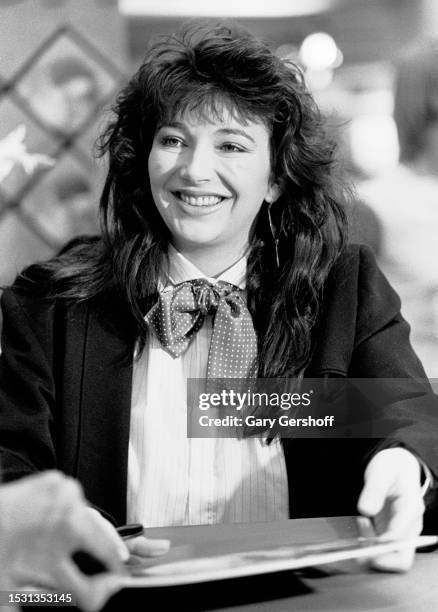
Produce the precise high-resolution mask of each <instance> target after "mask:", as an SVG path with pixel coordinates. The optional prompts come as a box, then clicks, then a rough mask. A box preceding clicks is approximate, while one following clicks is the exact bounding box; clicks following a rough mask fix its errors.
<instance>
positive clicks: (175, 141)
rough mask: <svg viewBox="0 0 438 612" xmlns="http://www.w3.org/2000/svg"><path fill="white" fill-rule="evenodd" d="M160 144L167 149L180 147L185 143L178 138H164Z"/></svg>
mask: <svg viewBox="0 0 438 612" xmlns="http://www.w3.org/2000/svg"><path fill="white" fill-rule="evenodd" d="M160 144H162V145H163V146H165V147H180V146H181V145H182V144H183V142H182V140H181V139H180V138H177V137H176V136H163V137H162V138H161V139H160Z"/></svg>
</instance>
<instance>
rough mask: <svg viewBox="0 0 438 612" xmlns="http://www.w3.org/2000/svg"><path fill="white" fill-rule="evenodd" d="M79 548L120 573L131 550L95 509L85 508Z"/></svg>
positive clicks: (81, 522)
mask: <svg viewBox="0 0 438 612" xmlns="http://www.w3.org/2000/svg"><path fill="white" fill-rule="evenodd" d="M77 522H78V526H80V529H79V530H78V533H80V537H79V538H78V540H79V541H78V542H77V544H76V550H78V549H79V548H80V549H81V550H83V551H85V552H87V553H89V554H91V555H93V556H94V557H96V558H97V559H98V560H99V561H101V562H102V563H103V564H104V565H105V566H106V567H107V568H108V569H109V570H110V571H114V572H120V570H121V568H122V564H123V563H125V562H126V561H127V560H128V559H129V550H128V548H127V546H126V545H125V543H124V541H123V540H122V538H121V537H120V536H119V534H118V533H117V531H116V530H115V528H114V527H113V526H112V525H111V523H110V522H109V521H107V520H106V519H105V518H104V517H103V516H102V515H101V514H100V513H99V512H98V511H97V510H95V509H94V508H83V509H82V511H81V513H80V516H79V517H78V521H77Z"/></svg>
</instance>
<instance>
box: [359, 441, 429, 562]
mask: <svg viewBox="0 0 438 612" xmlns="http://www.w3.org/2000/svg"><path fill="white" fill-rule="evenodd" d="M358 511H359V512H360V513H361V514H362V515H364V516H368V517H370V518H372V519H373V524H374V526H375V529H376V532H377V534H379V535H380V536H381V537H382V539H385V540H392V539H396V538H414V537H415V536H417V535H419V534H420V533H421V530H422V524H423V512H424V503H423V498H422V494H421V488H420V466H419V462H418V460H417V459H416V457H414V456H413V455H412V454H411V453H409V451H407V450H406V449H403V448H395V449H387V450H385V451H381V452H380V453H378V454H377V455H375V456H374V457H373V459H372V460H371V461H370V463H369V465H368V466H367V469H366V471H365V484H364V488H363V490H362V493H361V495H360V497H359V501H358ZM414 554H415V551H414V549H413V548H412V549H404V550H400V551H394V552H391V553H388V554H385V555H380V556H378V557H376V558H375V559H373V560H372V562H371V565H372V567H373V568H374V569H377V570H381V571H391V572H400V571H407V570H408V569H409V568H410V567H411V566H412V563H413V560H414Z"/></svg>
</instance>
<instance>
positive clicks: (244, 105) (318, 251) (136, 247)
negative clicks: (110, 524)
mask: <svg viewBox="0 0 438 612" xmlns="http://www.w3.org/2000/svg"><path fill="white" fill-rule="evenodd" d="M101 147H102V152H103V153H105V154H107V155H108V175H107V179H106V182H105V186H104V189H103V192H102V197H101V202H100V208H101V215H102V226H103V236H102V239H97V238H96V239H94V240H91V239H88V240H81V241H77V242H75V243H74V244H71V245H68V246H67V247H66V248H65V249H64V250H63V252H61V254H60V255H59V256H58V257H57V258H55V259H53V260H52V261H50V262H46V263H43V264H39V265H37V266H33V267H31V268H29V269H28V270H26V271H25V272H24V273H23V274H22V275H20V277H19V278H18V279H17V281H16V283H15V284H14V286H13V287H12V288H10V289H9V290H7V291H5V293H4V296H3V308H4V313H5V315H4V322H5V323H4V337H3V355H2V368H1V370H0V382H1V385H0V393H1V397H0V399H1V403H0V405H1V413H0V448H1V449H2V450H1V456H2V460H3V462H4V467H5V474H6V477H7V478H16V477H19V476H21V475H23V474H24V473H26V472H28V471H34V470H37V469H45V468H49V467H52V466H54V465H57V466H58V467H60V468H61V469H63V470H64V471H65V472H67V473H69V474H73V475H74V476H76V477H77V478H79V480H80V481H81V483H82V484H83V486H84V489H85V493H86V495H87V496H88V498H89V500H90V502H92V503H93V504H95V505H96V506H98V507H99V508H100V509H101V510H102V512H104V513H105V516H107V517H108V518H109V519H113V520H115V521H116V522H125V521H126V519H128V520H129V521H130V522H140V523H143V524H144V525H145V526H159V525H181V524H183V525H187V524H202V523H207V524H211V523H220V522H242V521H261V520H264V521H266V520H278V519H284V518H287V517H288V516H300V517H305V516H321V515H336V514H339V515H351V514H354V513H356V511H357V509H358V510H359V511H360V512H361V513H363V514H365V515H367V516H372V517H374V519H375V523H376V525H377V526H378V529H379V530H380V531H381V532H382V533H385V534H386V535H388V536H390V537H397V536H414V535H416V534H417V533H418V532H419V531H420V530H421V526H422V515H423V507H424V506H423V500H422V490H421V486H420V485H421V480H420V474H421V468H422V469H423V472H424V473H427V472H429V473H430V474H433V475H435V476H437V475H438V457H437V454H436V450H435V449H436V437H437V435H438V425H437V423H436V416H435V414H436V399H435V397H434V396H433V394H432V393H431V389H430V386H429V384H428V382H427V381H421V379H422V378H424V377H425V374H424V371H423V370H422V367H421V364H420V363H419V361H418V359H417V357H416V355H415V354H414V353H413V351H412V348H411V346H410V344H409V326H408V325H407V323H406V322H405V321H404V320H403V318H402V316H401V314H400V302H399V299H398V297H397V295H396V294H395V293H394V291H393V290H392V289H391V287H390V286H389V284H388V283H387V281H386V279H385V278H384V277H383V275H382V274H381V273H380V271H379V270H378V269H377V267H376V264H375V262H374V259H373V258H372V256H371V255H370V253H369V252H368V251H367V250H366V249H365V248H363V247H358V246H357V245H356V246H352V247H346V246H345V216H344V213H343V207H342V201H343V198H344V192H345V190H344V188H343V183H342V181H341V180H340V178H339V177H338V176H337V172H336V164H335V163H334V162H335V156H334V153H335V149H334V146H333V144H332V142H331V141H330V140H329V139H328V138H327V136H326V133H325V129H324V121H323V119H322V118H321V116H320V114H319V111H318V109H317V107H316V106H315V103H314V101H313V99H312V97H311V95H310V94H309V92H308V91H307V90H306V87H305V84H304V82H303V78H302V75H301V72H300V70H299V69H298V68H297V67H296V66H294V65H293V64H291V63H289V62H286V61H283V60H281V59H280V58H278V57H276V56H275V55H274V54H273V53H272V52H271V50H270V49H269V47H268V46H267V45H265V44H264V43H262V42H261V41H259V40H258V39H256V38H255V37H254V36H252V35H251V34H250V33H248V32H247V31H245V30H242V29H241V28H239V27H237V26H234V25H231V26H230V25H224V24H215V25H208V24H195V25H192V26H190V27H188V28H184V29H183V30H182V31H180V32H178V33H176V34H175V35H173V36H171V37H165V38H161V39H159V40H158V41H156V42H155V43H153V44H152V45H151V47H150V48H149V49H148V52H147V55H146V59H145V61H144V63H143V64H142V66H141V67H140V68H139V70H138V71H137V72H136V74H135V75H134V76H133V77H132V79H131V80H130V81H129V83H128V84H127V86H126V87H125V88H124V89H123V90H122V91H121V92H120V95H119V97H118V99H117V102H116V105H115V108H114V116H113V119H112V121H111V122H110V124H109V125H108V127H107V130H106V132H105V134H104V135H103V138H102V141H101ZM330 376H336V377H337V378H339V377H347V376H351V377H355V378H358V377H364V378H374V379H375V378H378V379H382V382H381V383H380V384H381V386H380V387H379V388H382V401H381V402H380V403H379V402H377V403H376V401H375V398H374V397H373V398H370V399H369V400H368V399H367V398H366V397H364V398H362V400H361V402H362V403H363V405H362V404H361V405H360V406H358V407H357V406H355V409H356V408H357V409H358V410H359V413H360V414H362V412H360V410H361V409H363V410H366V411H368V412H369V413H371V415H372V419H375V420H376V421H379V422H381V421H383V422H384V423H387V424H388V427H387V428H386V430H385V435H384V436H382V438H381V439H380V438H379V439H377V438H370V439H363V438H362V439H360V440H354V439H336V438H334V437H332V438H330V439H318V438H316V437H313V438H312V439H305V438H304V437H303V436H300V438H299V439H294V440H290V439H287V438H288V437H291V436H292V435H293V433H291V431H289V430H288V428H287V427H285V428H282V429H284V431H282V432H281V436H282V437H283V438H284V439H282V440H280V437H279V434H278V431H270V432H269V431H267V430H268V429H270V428H271V423H272V421H273V422H274V423H275V420H276V413H275V410H273V412H272V414H271V409H269V410H268V411H267V414H266V415H264V416H265V417H266V418H262V420H261V422H262V424H263V426H262V427H261V428H260V429H262V431H261V435H260V436H259V437H257V436H254V435H247V434H248V432H247V431H244V432H243V433H242V432H241V431H240V432H237V434H236V437H235V438H227V439H224V438H214V437H209V438H207V439H203V438H190V437H187V413H188V406H187V395H188V388H187V380H188V379H204V378H207V377H208V378H210V379H211V378H215V379H221V380H222V379H224V378H225V379H236V378H237V379H242V378H243V379H246V378H253V377H258V378H259V379H263V378H289V379H291V383H292V384H293V386H294V388H296V389H297V390H300V388H302V386H303V384H304V383H303V381H304V378H306V377H309V378H312V377H313V378H319V377H323V378H324V379H326V378H327V377H330ZM397 379H401V381H400V382H397ZM388 380H390V382H388ZM406 380H408V382H406ZM385 381H386V382H385ZM244 382H245V381H244ZM250 382H251V383H252V382H253V381H250ZM230 384H231V383H230ZM260 384H263V383H262V382H260ZM245 388H248V384H246V387H245ZM394 405H395V406H396V410H395V412H394ZM215 409H217V410H219V409H220V407H217V406H215ZM413 415H415V416H413ZM206 416H209V417H210V416H212V415H211V414H209V415H206ZM258 416H259V415H258ZM291 416H294V415H291ZM242 420H244V419H242ZM237 429H238V428H237ZM289 429H290V428H289ZM292 429H293V428H292ZM259 433H260V431H259ZM269 434H270V435H269ZM206 435H207V434H206ZM272 438H273V439H272ZM367 462H368V464H367ZM412 558H413V556H412V552H409V554H407V555H406V552H405V553H401V554H400V555H399V556H398V557H397V558H395V557H392V559H390V560H388V559H387V560H386V562H385V561H382V560H381V561H380V565H381V567H387V568H392V569H406V568H407V567H408V566H409V564H410V563H411V562H412Z"/></svg>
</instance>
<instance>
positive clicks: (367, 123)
mask: <svg viewBox="0 0 438 612" xmlns="http://www.w3.org/2000/svg"><path fill="white" fill-rule="evenodd" d="M350 143H351V155H352V157H353V160H354V161H355V163H356V164H357V165H358V166H359V167H360V168H362V170H364V171H365V172H366V173H367V174H371V175H373V174H379V173H380V172H384V171H385V170H388V168H391V167H393V166H394V165H395V164H396V163H397V159H398V140H397V128H396V126H395V122H394V119H393V118H392V117H391V116H390V115H361V116H359V117H356V118H355V119H353V120H352V122H351V124H350Z"/></svg>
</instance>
